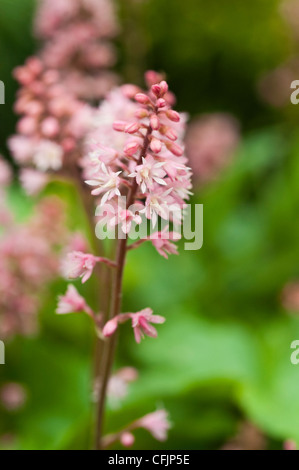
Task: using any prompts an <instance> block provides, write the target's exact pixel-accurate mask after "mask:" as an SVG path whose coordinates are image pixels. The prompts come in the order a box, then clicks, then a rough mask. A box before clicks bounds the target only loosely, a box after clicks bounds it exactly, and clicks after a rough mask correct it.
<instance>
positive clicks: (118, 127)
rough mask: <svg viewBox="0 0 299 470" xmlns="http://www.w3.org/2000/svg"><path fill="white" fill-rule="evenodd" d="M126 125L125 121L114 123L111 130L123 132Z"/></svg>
mask: <svg viewBox="0 0 299 470" xmlns="http://www.w3.org/2000/svg"><path fill="white" fill-rule="evenodd" d="M127 125H128V123H127V122H126V121H114V123H113V129H114V130H115V131H117V132H125V128H126V126H127Z"/></svg>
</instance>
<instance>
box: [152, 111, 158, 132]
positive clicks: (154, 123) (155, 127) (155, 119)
mask: <svg viewBox="0 0 299 470" xmlns="http://www.w3.org/2000/svg"><path fill="white" fill-rule="evenodd" d="M150 122H151V128H152V129H153V130H154V131H157V130H158V129H159V127H160V121H159V118H158V116H157V115H156V114H153V115H152V116H151V119H150Z"/></svg>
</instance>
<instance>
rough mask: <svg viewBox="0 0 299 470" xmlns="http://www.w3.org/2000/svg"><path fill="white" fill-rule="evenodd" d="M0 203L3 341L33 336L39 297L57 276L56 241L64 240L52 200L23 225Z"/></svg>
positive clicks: (0, 325) (61, 219)
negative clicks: (4, 211)
mask: <svg viewBox="0 0 299 470" xmlns="http://www.w3.org/2000/svg"><path fill="white" fill-rule="evenodd" d="M1 200H2V205H3V207H5V208H6V214H7V216H6V220H5V223H3V219H2V217H1V218H0V223H1V235H0V337H1V338H6V337H10V336H12V335H15V334H25V335H26V334H31V333H33V332H35V330H36V320H37V312H38V308H39V305H40V295H41V293H42V292H43V289H44V288H45V287H46V285H47V283H49V282H50V281H51V280H52V279H54V278H55V277H56V276H57V274H58V272H59V253H58V248H59V247H58V246H57V240H59V239H60V240H64V239H65V229H64V215H63V214H64V213H63V207H62V206H61V204H60V202H59V201H58V200H56V199H51V198H50V199H48V200H44V201H43V202H42V203H40V205H39V206H38V207H37V210H36V213H35V214H34V215H33V216H32V217H31V219H30V220H29V221H28V222H26V223H24V224H23V225H19V224H17V223H16V222H14V218H13V214H12V213H11V212H10V211H9V209H8V208H7V206H6V205H5V200H3V199H2V197H1ZM0 212H1V211H0ZM2 223H3V226H2Z"/></svg>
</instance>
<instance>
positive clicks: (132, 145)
mask: <svg viewBox="0 0 299 470" xmlns="http://www.w3.org/2000/svg"><path fill="white" fill-rule="evenodd" d="M139 147H140V145H139V144H138V142H129V143H128V144H127V145H126V146H125V148H124V153H125V154H126V155H130V156H133V155H134V154H135V153H136V152H137V150H138V149H139Z"/></svg>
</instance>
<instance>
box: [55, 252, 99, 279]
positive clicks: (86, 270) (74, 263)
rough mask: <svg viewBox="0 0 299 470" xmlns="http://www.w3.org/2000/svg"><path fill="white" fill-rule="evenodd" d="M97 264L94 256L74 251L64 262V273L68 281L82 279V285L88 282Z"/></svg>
mask: <svg viewBox="0 0 299 470" xmlns="http://www.w3.org/2000/svg"><path fill="white" fill-rule="evenodd" d="M96 263H97V258H96V257H95V256H93V255H90V254H86V253H82V252H80V251H73V252H72V253H69V254H68V255H67V257H66V258H65V259H64V260H63V262H62V273H63V275H64V277H65V278H66V279H78V278H79V277H81V278H82V283H85V282H86V281H88V279H89V278H90V276H91V275H92V272H93V269H94V267H95V265H96Z"/></svg>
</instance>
